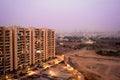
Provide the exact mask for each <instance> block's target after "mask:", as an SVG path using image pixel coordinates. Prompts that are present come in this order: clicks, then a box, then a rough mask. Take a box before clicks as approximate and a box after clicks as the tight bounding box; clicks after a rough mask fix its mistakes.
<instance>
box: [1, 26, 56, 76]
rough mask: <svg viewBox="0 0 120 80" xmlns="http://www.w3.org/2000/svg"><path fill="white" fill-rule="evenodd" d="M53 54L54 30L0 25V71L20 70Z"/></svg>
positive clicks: (50, 57)
mask: <svg viewBox="0 0 120 80" xmlns="http://www.w3.org/2000/svg"><path fill="white" fill-rule="evenodd" d="M54 56H55V31H54V30H52V29H47V28H22V27H19V26H13V27H9V28H7V27H0V73H2V74H3V73H4V74H5V73H6V72H7V71H12V70H20V69H21V68H24V67H26V66H29V65H31V64H35V63H39V62H41V61H42V62H44V61H46V60H49V59H52V58H53V57H54Z"/></svg>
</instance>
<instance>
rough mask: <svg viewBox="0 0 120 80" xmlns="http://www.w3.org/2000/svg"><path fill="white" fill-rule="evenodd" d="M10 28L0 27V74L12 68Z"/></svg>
mask: <svg viewBox="0 0 120 80" xmlns="http://www.w3.org/2000/svg"><path fill="white" fill-rule="evenodd" d="M12 46H13V42H12V29H11V28H5V27H0V75H1V74H4V75H5V74H6V73H7V72H9V71H12V70H13V50H12V49H13V47H12Z"/></svg>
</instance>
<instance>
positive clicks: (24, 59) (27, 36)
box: [13, 26, 31, 70]
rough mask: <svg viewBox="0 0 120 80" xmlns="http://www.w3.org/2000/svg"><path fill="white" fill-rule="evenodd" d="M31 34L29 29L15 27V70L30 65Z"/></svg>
mask: <svg viewBox="0 0 120 80" xmlns="http://www.w3.org/2000/svg"><path fill="white" fill-rule="evenodd" d="M30 43H31V33H30V30H29V29H27V28H21V27H18V26H15V27H13V44H14V45H13V47H14V48H13V51H14V53H13V56H14V69H15V70H16V69H19V68H22V67H24V66H28V65H30V64H31V63H30V61H31V60H30V59H31V51H30V49H31V44H30Z"/></svg>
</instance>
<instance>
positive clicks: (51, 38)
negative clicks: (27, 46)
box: [30, 28, 55, 64]
mask: <svg viewBox="0 0 120 80" xmlns="http://www.w3.org/2000/svg"><path fill="white" fill-rule="evenodd" d="M30 29H31V44H32V45H31V46H32V47H31V50H32V52H31V53H32V64H34V63H36V62H39V61H46V60H48V59H50V58H52V57H54V56H55V31H53V30H51V29H47V28H41V29H38V28H30Z"/></svg>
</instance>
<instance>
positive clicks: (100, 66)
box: [65, 50, 120, 80]
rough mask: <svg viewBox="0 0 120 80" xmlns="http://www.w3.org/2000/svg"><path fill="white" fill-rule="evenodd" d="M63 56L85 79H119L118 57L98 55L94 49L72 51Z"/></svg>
mask: <svg viewBox="0 0 120 80" xmlns="http://www.w3.org/2000/svg"><path fill="white" fill-rule="evenodd" d="M65 56H66V58H67V62H68V63H69V64H71V65H72V66H73V67H75V68H77V69H78V70H79V71H81V72H82V73H83V74H84V76H85V77H86V78H87V80H120V58H114V57H106V56H100V55H97V54H96V53H95V51H94V50H78V51H73V52H70V53H68V54H66V55H65Z"/></svg>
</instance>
